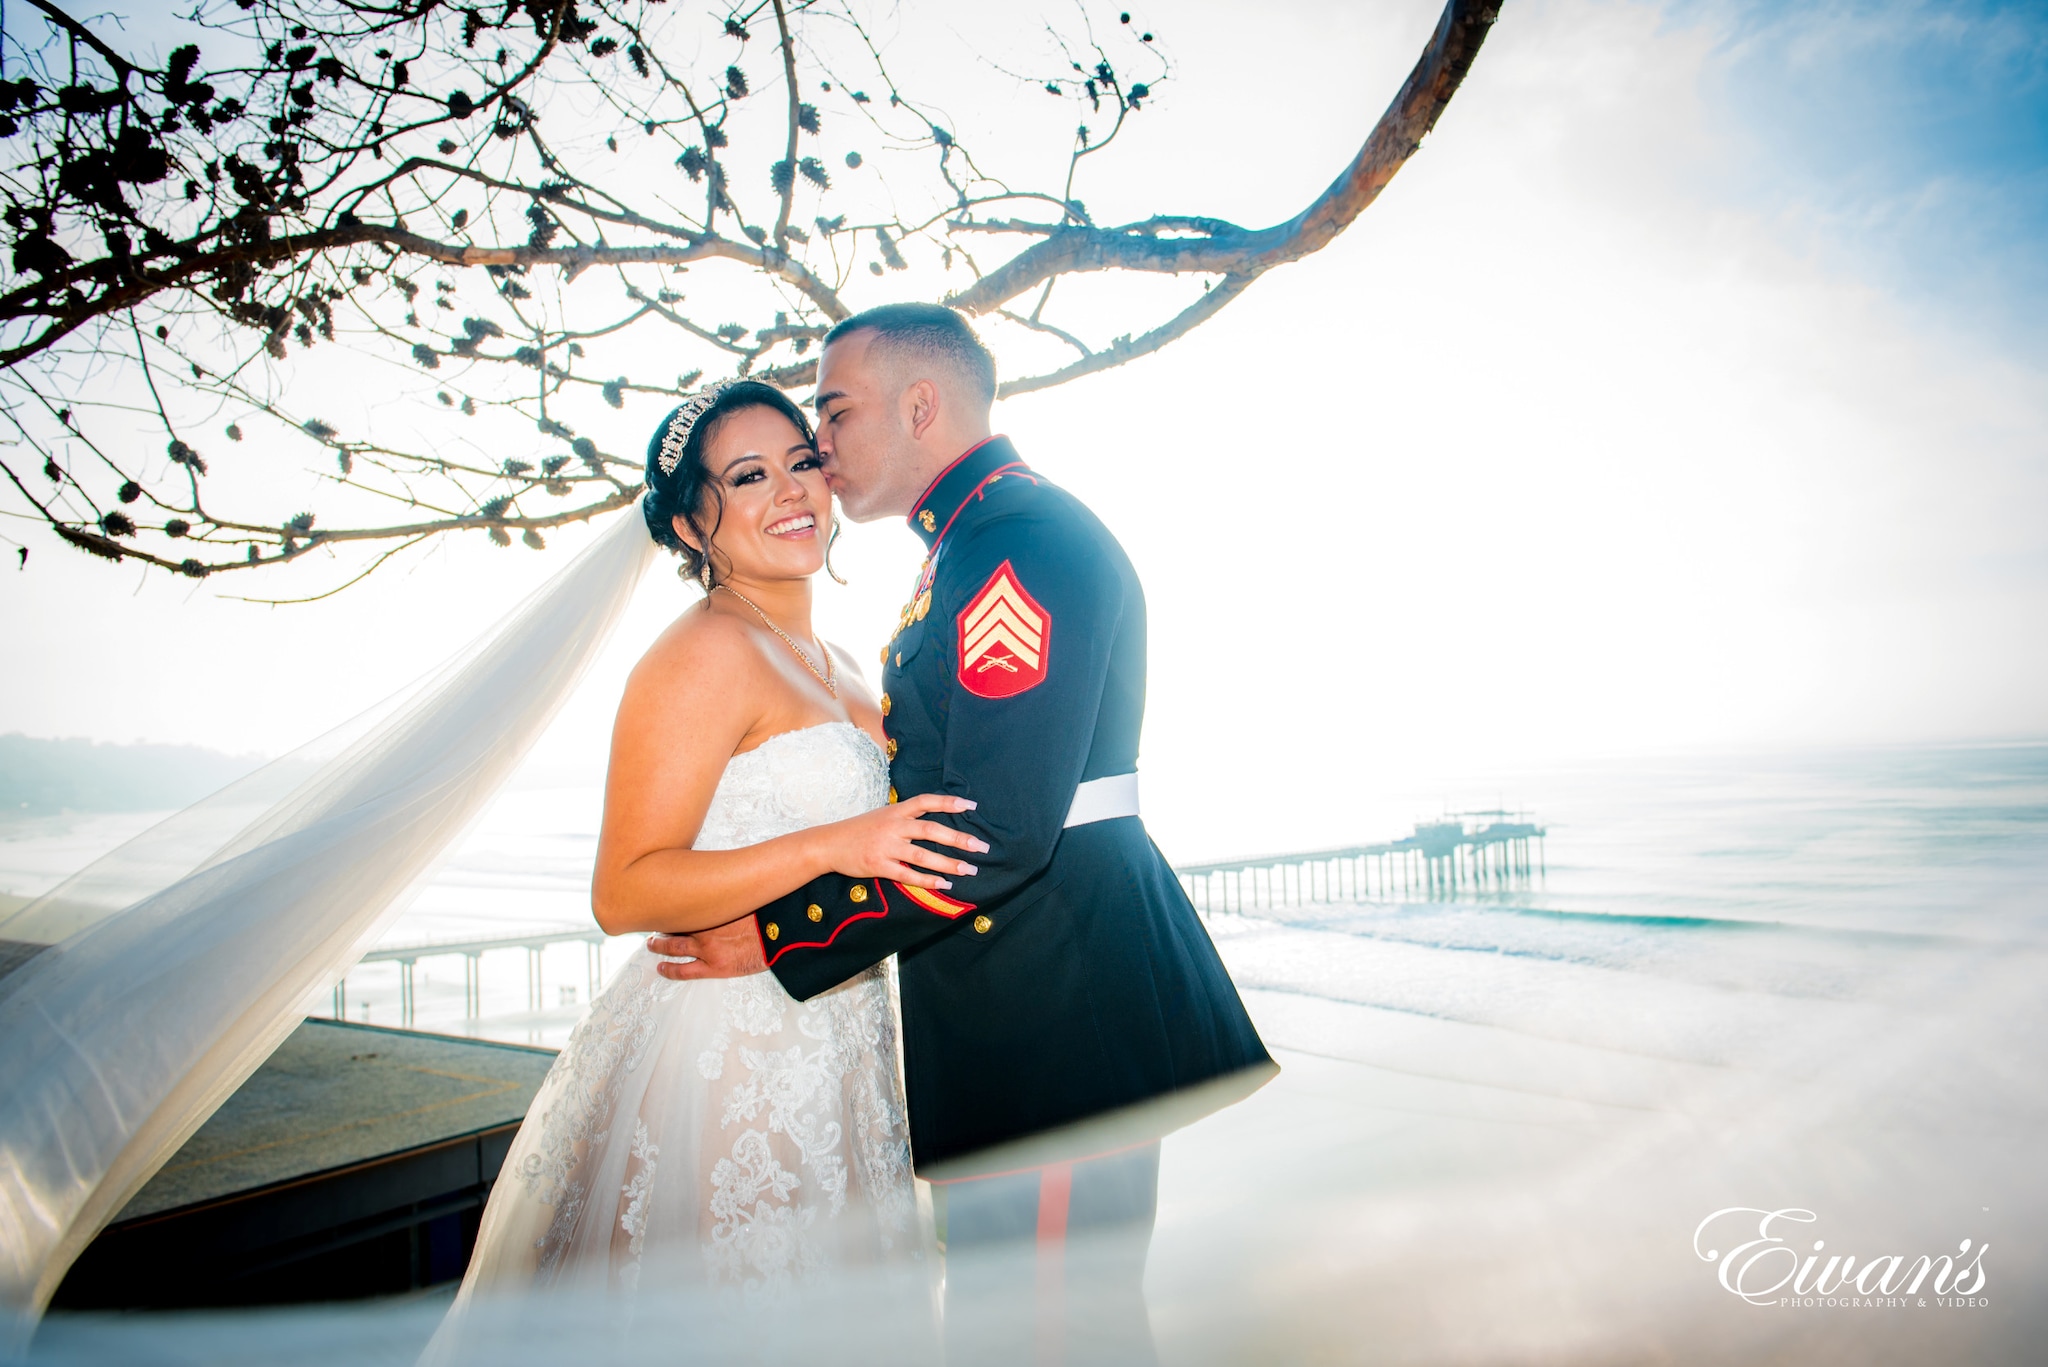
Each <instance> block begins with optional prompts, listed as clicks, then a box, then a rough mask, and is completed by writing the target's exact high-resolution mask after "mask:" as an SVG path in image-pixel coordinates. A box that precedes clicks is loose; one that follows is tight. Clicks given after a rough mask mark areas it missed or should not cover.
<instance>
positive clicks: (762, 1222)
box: [704, 1130, 818, 1290]
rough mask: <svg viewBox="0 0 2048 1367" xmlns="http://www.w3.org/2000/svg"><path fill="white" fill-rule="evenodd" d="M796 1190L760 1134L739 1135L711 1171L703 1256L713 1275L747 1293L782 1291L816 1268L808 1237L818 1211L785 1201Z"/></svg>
mask: <svg viewBox="0 0 2048 1367" xmlns="http://www.w3.org/2000/svg"><path fill="white" fill-rule="evenodd" d="M800 1186H802V1182H801V1181H800V1180H799V1179H798V1177H797V1175H796V1174H795V1173H793V1172H791V1171H789V1169H787V1168H785V1167H783V1166H782V1164H781V1163H779V1162H777V1161H776V1158H775V1151H774V1150H773V1149H772V1148H771V1147H770V1146H769V1143H768V1136H766V1135H764V1134H762V1133H761V1132H760V1131H759V1130H747V1131H745V1132H744V1133H742V1134H741V1135H740V1137H739V1139H738V1140H737V1141H736V1142H735V1143H734V1144H733V1146H732V1157H730V1158H721V1159H719V1160H718V1162H717V1164H716V1165H715V1166H713V1168H712V1169H711V1203H710V1209H711V1218H712V1227H711V1242H710V1243H709V1244H708V1245H706V1246H705V1249H704V1257H705V1260H706V1261H707V1262H708V1263H709V1264H710V1266H711V1270H712V1273H713V1275H714V1277H717V1278H719V1279H722V1280H726V1281H733V1282H739V1283H741V1284H743V1285H745V1286H746V1287H747V1288H748V1289H750V1290H781V1289H783V1288H786V1287H787V1286H788V1285H789V1283H790V1282H791V1281H792V1280H793V1279H794V1278H796V1277H799V1276H802V1275H803V1274H805V1273H807V1272H809V1271H811V1270H812V1269H813V1268H814V1267H815V1266H816V1265H817V1262H818V1252H817V1249H816V1247H815V1245H814V1243H813V1241H812V1240H811V1239H810V1238H809V1237H808V1236H809V1234H810V1231H811V1227H812V1225H813V1224H814V1223H815V1222H816V1219H817V1212H816V1211H815V1210H813V1209H810V1208H807V1207H806V1208H799V1207H796V1206H793V1205H791V1204H790V1203H789V1202H790V1197H791V1195H792V1194H793V1193H794V1192H795V1191H796V1190H797V1188H799V1187H800ZM771 1203H773V1204H771Z"/></svg>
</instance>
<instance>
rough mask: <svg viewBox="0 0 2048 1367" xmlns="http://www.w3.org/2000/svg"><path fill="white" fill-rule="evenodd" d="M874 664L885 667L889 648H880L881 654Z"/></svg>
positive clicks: (887, 661)
mask: <svg viewBox="0 0 2048 1367" xmlns="http://www.w3.org/2000/svg"><path fill="white" fill-rule="evenodd" d="M875 663H876V664H878V665H885V664H887V663H889V647H887V646H883V647H882V653H881V655H880V656H878V657H877V658H876V660H875Z"/></svg>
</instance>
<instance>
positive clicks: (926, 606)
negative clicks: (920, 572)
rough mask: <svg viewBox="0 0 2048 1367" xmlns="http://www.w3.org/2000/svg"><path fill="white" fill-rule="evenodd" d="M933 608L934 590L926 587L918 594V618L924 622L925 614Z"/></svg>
mask: <svg viewBox="0 0 2048 1367" xmlns="http://www.w3.org/2000/svg"><path fill="white" fill-rule="evenodd" d="M931 610H932V591H931V590H930V589H926V590H925V591H924V592H923V593H920V594H919V595H917V620H918V621H920V622H922V621H923V620H924V615H925V614H926V613H927V612H930V611H931Z"/></svg>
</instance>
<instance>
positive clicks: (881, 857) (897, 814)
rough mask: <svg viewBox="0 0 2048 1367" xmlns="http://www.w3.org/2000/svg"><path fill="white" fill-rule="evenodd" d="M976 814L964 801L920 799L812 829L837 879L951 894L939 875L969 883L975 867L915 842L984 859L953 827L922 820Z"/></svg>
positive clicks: (981, 845)
mask: <svg viewBox="0 0 2048 1367" xmlns="http://www.w3.org/2000/svg"><path fill="white" fill-rule="evenodd" d="M973 810H974V804H973V803H972V802H970V801H968V800H967V799H966V798H964V797H951V796H948V795H947V794H944V793H920V794H919V795H918V796H916V797H913V798H906V799H905V800H903V801H902V802H892V803H890V804H888V805H887V806H884V807H877V808H875V809H874V810H873V811H872V812H864V813H862V814H861V815H860V816H856V817H850V818H848V819H847V820H845V821H835V822H833V823H831V824H830V825H827V826H818V827H814V828H813V829H814V830H816V831H817V832H818V834H819V836H820V837H821V838H822V839H823V840H824V842H825V857H826V859H827V860H828V861H829V863H830V865H831V868H832V871H833V872H834V873H842V874H845V875H846V876H847V877H849V878H887V879H889V880H890V881H891V882H896V883H904V884H907V885H909V886H910V887H914V888H950V887H952V886H953V885H952V883H950V882H948V881H947V880H946V879H945V878H944V877H943V876H941V875H944V874H949V873H950V874H957V875H959V876H961V877H966V876H969V875H971V874H973V873H974V872H975V867H974V865H972V864H969V863H967V862H965V861H964V860H960V859H955V858H953V857H952V856H950V855H944V854H939V853H937V852H935V851H933V850H928V849H925V848H924V847H923V846H921V845H916V844H913V843H911V842H913V841H917V840H926V841H930V842H931V843H932V844H934V845H950V846H952V847H953V848H954V849H956V850H965V851H967V852H968V853H970V854H986V853H987V852H988V845H987V843H986V842H984V841H981V840H977V839H975V838H974V837H973V836H971V835H969V834H967V833H966V832H965V831H956V830H954V829H953V828H952V827H951V826H942V825H940V824H939V823H938V822H936V821H926V820H923V817H924V816H925V814H926V813H928V812H969V811H973ZM913 866H915V867H913ZM926 870H932V872H926Z"/></svg>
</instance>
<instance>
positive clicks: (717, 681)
mask: <svg viewBox="0 0 2048 1367" xmlns="http://www.w3.org/2000/svg"><path fill="white" fill-rule="evenodd" d="M766 672H767V671H766V667H765V666H764V664H763V662H762V660H761V652H760V649H759V647H758V646H757V644H756V643H755V641H754V639H753V636H752V633H750V632H749V631H748V630H747V627H746V625H745V624H744V623H742V622H738V621H735V620H733V619H732V618H731V617H729V616H727V615H726V614H724V613H718V612H709V611H706V610H705V608H704V607H703V605H702V604H699V605H698V606H696V607H693V608H691V609H690V610H689V611H687V612H685V613H683V614H682V616H680V617H678V618H676V620H675V621H673V622H671V623H669V625H668V627H667V628H666V629H665V630H664V631H663V632H662V633H661V635H659V636H657V637H655V638H654V644H653V645H651V646H649V647H648V648H647V653H646V654H644V655H642V656H641V657H640V662H639V663H638V664H637V665H635V666H634V667H633V673H632V675H631V677H630V678H629V679H628V680H627V683H626V692H627V696H628V697H631V696H632V695H633V694H635V693H636V692H645V691H648V690H654V691H657V692H659V693H660V694H661V695H663V696H664V697H671V698H673V697H685V698H686V697H689V696H690V695H692V694H696V693H699V692H701V691H705V690H710V691H712V692H715V693H717V694H719V695H722V696H728V697H729V696H732V695H733V694H734V692H735V685H740V686H741V687H744V685H745V684H746V683H747V682H749V681H751V680H752V679H754V678H755V677H757V676H759V675H762V674H764V673H766Z"/></svg>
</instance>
